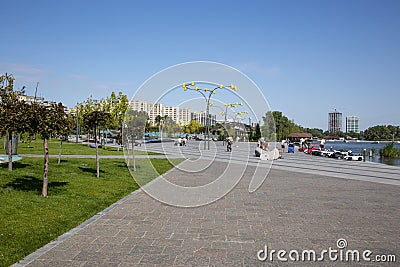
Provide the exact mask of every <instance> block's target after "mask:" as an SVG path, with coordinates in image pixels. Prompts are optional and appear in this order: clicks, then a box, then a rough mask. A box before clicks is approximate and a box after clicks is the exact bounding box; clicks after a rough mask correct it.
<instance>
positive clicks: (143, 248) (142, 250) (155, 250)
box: [129, 244, 165, 255]
mask: <svg viewBox="0 0 400 267" xmlns="http://www.w3.org/2000/svg"><path fill="white" fill-rule="evenodd" d="M164 250H165V246H151V245H144V244H141V245H136V246H134V247H133V248H132V249H131V251H130V253H129V254H139V255H141V254H156V255H161V254H162V253H163V251H164Z"/></svg>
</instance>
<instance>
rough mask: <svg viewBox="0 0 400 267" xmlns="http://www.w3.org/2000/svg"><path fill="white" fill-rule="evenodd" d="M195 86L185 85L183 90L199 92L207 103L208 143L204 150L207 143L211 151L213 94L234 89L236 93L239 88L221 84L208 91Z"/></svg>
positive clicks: (193, 84)
mask: <svg viewBox="0 0 400 267" xmlns="http://www.w3.org/2000/svg"><path fill="white" fill-rule="evenodd" d="M194 86H195V82H191V83H183V84H182V88H183V90H184V91H187V90H190V91H196V92H199V93H200V94H201V95H202V96H203V97H204V100H205V101H206V133H207V142H205V143H204V150H205V149H206V143H207V149H210V99H211V95H212V94H216V93H217V90H219V89H232V90H234V91H237V87H236V86H235V85H233V84H230V85H228V86H226V85H223V84H220V85H219V86H217V87H215V88H214V89H208V88H207V87H206V88H199V87H198V86H196V87H194Z"/></svg>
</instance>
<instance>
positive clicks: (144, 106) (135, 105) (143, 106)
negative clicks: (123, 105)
mask: <svg viewBox="0 0 400 267" xmlns="http://www.w3.org/2000/svg"><path fill="white" fill-rule="evenodd" d="M129 106H130V107H131V108H132V110H136V111H145V112H148V106H149V104H148V103H147V101H146V100H131V101H129Z"/></svg>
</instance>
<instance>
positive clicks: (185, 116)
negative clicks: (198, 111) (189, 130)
mask: <svg viewBox="0 0 400 267" xmlns="http://www.w3.org/2000/svg"><path fill="white" fill-rule="evenodd" d="M191 115H192V114H191V112H190V109H188V108H181V109H179V123H181V124H188V123H189V122H190V121H191V120H192V116H191Z"/></svg>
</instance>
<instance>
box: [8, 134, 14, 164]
mask: <svg viewBox="0 0 400 267" xmlns="http://www.w3.org/2000/svg"><path fill="white" fill-rule="evenodd" d="M12 136H13V135H12V132H9V133H8V171H10V172H11V171H12V169H13V166H12V154H13V153H12V152H13V151H12Z"/></svg>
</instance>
